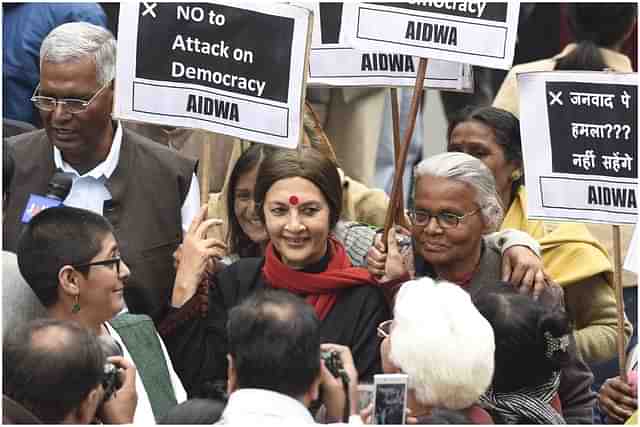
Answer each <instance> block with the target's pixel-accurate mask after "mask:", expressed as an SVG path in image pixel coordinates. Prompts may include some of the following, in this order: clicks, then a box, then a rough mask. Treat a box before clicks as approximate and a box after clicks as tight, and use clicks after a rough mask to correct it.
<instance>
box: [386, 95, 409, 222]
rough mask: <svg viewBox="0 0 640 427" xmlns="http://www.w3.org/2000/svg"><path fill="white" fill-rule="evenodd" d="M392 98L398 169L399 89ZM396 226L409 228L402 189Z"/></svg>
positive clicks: (394, 149) (394, 142) (394, 143)
mask: <svg viewBox="0 0 640 427" xmlns="http://www.w3.org/2000/svg"><path fill="white" fill-rule="evenodd" d="M389 94H390V96H391V123H392V128H393V158H394V159H395V161H396V163H395V169H398V163H397V161H398V159H399V158H400V106H399V102H398V89H396V88H395V87H392V88H390V93H389ZM396 224H400V225H402V226H403V227H405V228H409V224H407V217H406V216H405V213H404V191H403V189H402V187H400V192H399V194H398V206H396Z"/></svg>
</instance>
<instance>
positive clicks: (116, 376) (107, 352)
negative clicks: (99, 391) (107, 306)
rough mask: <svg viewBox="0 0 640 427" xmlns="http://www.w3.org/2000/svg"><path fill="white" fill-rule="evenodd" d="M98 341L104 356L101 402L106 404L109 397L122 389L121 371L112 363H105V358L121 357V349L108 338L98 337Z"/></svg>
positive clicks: (115, 342)
mask: <svg viewBox="0 0 640 427" xmlns="http://www.w3.org/2000/svg"><path fill="white" fill-rule="evenodd" d="M98 340H99V341H100V347H101V348H102V353H103V354H104V358H105V362H104V373H103V375H102V388H103V390H104V398H103V400H102V401H103V402H106V401H107V400H109V399H110V398H111V396H112V395H113V394H114V393H115V392H116V391H117V390H118V389H119V388H120V387H122V383H123V378H122V369H120V368H118V367H117V366H116V365H114V364H113V363H111V362H109V361H107V358H109V357H111V356H122V354H123V353H122V348H121V347H120V344H118V342H117V341H115V340H114V339H113V338H111V337H109V336H100V337H98Z"/></svg>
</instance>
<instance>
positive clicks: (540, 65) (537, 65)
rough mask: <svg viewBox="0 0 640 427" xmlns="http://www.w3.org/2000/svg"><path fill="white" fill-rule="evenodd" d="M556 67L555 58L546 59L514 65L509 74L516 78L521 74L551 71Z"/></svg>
mask: <svg viewBox="0 0 640 427" xmlns="http://www.w3.org/2000/svg"><path fill="white" fill-rule="evenodd" d="M554 66H555V60H554V59H553V58H544V59H539V60H537V61H531V62H525V63H523V64H518V65H514V66H513V67H511V70H510V71H509V74H511V75H513V76H516V75H518V74H520V73H529V72H532V71H551V70H553V67H554Z"/></svg>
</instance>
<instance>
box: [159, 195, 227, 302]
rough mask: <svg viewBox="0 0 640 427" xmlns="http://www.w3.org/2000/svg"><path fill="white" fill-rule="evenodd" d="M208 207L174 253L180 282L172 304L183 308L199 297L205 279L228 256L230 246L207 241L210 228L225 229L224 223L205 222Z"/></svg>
mask: <svg viewBox="0 0 640 427" xmlns="http://www.w3.org/2000/svg"><path fill="white" fill-rule="evenodd" d="M206 215H207V206H206V205H204V206H202V208H201V209H200V212H198V214H197V215H196V217H195V218H194V219H193V221H192V222H191V225H190V226H189V229H188V230H187V232H186V234H185V236H184V240H183V241H182V244H181V245H180V246H179V247H178V249H177V250H176V252H175V253H174V259H175V261H176V270H177V272H176V281H175V285H174V288H173V295H172V298H171V304H172V305H173V306H174V307H181V306H182V305H183V304H184V303H185V302H187V301H188V300H189V299H190V298H191V297H192V296H193V295H194V294H195V293H196V290H197V288H198V285H199V284H200V282H201V281H202V279H203V278H204V274H205V271H206V270H207V269H209V270H210V271H216V270H217V269H218V263H217V262H216V259H220V258H222V257H223V256H225V255H226V251H227V245H225V244H224V242H222V241H220V240H218V239H214V238H207V232H208V230H209V228H211V227H212V226H215V225H221V224H222V221H221V220H219V219H215V218H211V219H205V217H206Z"/></svg>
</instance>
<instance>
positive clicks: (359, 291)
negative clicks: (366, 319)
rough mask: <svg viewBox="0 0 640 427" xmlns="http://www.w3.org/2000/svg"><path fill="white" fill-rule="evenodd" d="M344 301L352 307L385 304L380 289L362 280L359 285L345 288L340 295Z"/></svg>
mask: <svg viewBox="0 0 640 427" xmlns="http://www.w3.org/2000/svg"><path fill="white" fill-rule="evenodd" d="M340 299H341V300H343V301H344V302H345V303H348V304H353V306H354V307H356V306H360V307H374V306H378V305H380V306H383V305H384V304H386V302H385V299H384V293H383V292H382V289H381V288H380V287H378V286H376V285H374V284H372V283H366V282H363V283H362V285H361V286H353V287H351V288H348V289H345V290H344V291H343V292H342V294H341V295H340Z"/></svg>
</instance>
